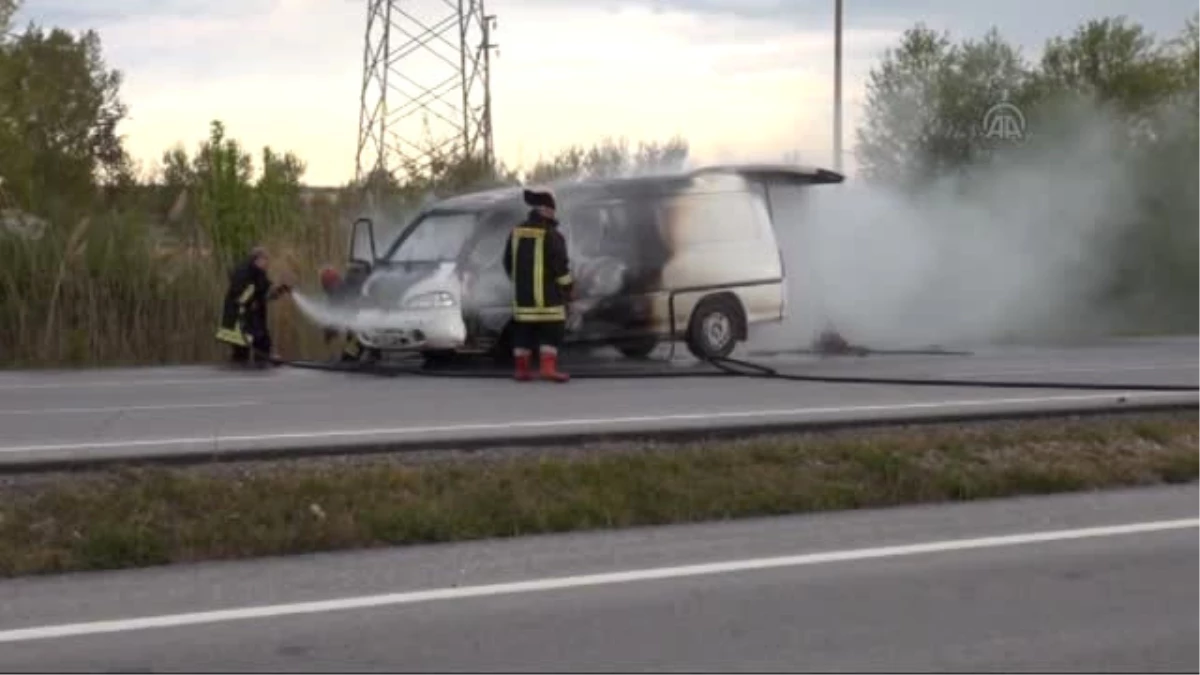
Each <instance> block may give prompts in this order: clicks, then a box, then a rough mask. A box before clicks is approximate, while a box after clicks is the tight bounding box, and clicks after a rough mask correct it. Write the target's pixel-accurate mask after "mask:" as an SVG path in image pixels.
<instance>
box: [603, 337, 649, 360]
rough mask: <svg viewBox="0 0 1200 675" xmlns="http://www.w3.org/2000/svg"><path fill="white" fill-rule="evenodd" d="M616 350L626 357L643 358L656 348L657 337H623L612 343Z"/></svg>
mask: <svg viewBox="0 0 1200 675" xmlns="http://www.w3.org/2000/svg"><path fill="white" fill-rule="evenodd" d="M613 346H614V347H616V348H617V351H619V352H621V355H622V356H624V357H625V358H627V359H638V360H641V359H645V358H647V357H648V356H650V354H652V353H653V352H654V350H655V349H656V348H658V337H656V336H654V335H649V336H646V337H636V338H625V339H622V340H618V341H616V342H614V343H613Z"/></svg>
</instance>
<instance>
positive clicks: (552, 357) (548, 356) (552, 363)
mask: <svg viewBox="0 0 1200 675" xmlns="http://www.w3.org/2000/svg"><path fill="white" fill-rule="evenodd" d="M538 356H539V358H540V359H541V362H542V369H541V370H542V379H543V380H549V381H551V382H569V381H570V380H571V376H570V375H567V374H566V373H564V372H562V371H560V370H559V369H558V354H555V353H553V352H542V353H541V354H539V355H538Z"/></svg>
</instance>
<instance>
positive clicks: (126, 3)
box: [22, 0, 273, 28]
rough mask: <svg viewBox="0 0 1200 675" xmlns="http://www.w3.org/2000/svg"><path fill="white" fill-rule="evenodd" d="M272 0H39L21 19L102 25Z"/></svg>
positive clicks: (225, 11)
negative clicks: (114, 0) (113, 0)
mask: <svg viewBox="0 0 1200 675" xmlns="http://www.w3.org/2000/svg"><path fill="white" fill-rule="evenodd" d="M272 4H273V2H272V0H120V2H111V1H109V0H37V1H36V5H35V3H33V2H28V3H27V4H26V6H25V7H24V8H23V12H22V19H23V20H31V19H32V20H34V21H37V22H38V23H44V24H48V25H55V26H62V27H64V28H101V27H104V26H111V25H114V24H119V23H121V22H123V21H128V20H136V19H144V18H148V17H173V18H180V19H208V18H236V17H245V16H250V15H255V14H262V13H265V12H267V11H269V10H270V8H271V5H272Z"/></svg>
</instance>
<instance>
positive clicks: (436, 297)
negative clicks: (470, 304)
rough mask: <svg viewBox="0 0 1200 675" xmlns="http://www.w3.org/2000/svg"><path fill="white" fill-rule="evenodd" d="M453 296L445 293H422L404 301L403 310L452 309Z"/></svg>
mask: <svg viewBox="0 0 1200 675" xmlns="http://www.w3.org/2000/svg"><path fill="white" fill-rule="evenodd" d="M455 304H456V303H455V302H454V296H453V295H451V294H449V293H447V292H445V291H434V292H433V293H422V294H420V295H414V296H413V297H411V298H409V299H408V300H405V301H404V309H441V308H444V307H454V306H455Z"/></svg>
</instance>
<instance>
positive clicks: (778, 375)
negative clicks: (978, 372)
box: [276, 352, 1200, 392]
mask: <svg viewBox="0 0 1200 675" xmlns="http://www.w3.org/2000/svg"><path fill="white" fill-rule="evenodd" d="M905 353H912V352H905ZM922 353H935V352H922ZM936 353H942V352H936ZM276 363H277V364H278V365H285V366H291V367H293V368H304V369H310V370H324V371H331V372H343V373H364V374H369V375H376V376H384V377H398V376H404V375H409V376H418V377H441V378H461V379H497V380H507V379H511V378H512V374H511V373H510V372H508V371H506V370H501V369H499V368H459V367H454V366H430V365H428V364H422V365H419V366H380V365H365V364H345V363H330V362H319V361H278V362H276ZM707 364H708V365H710V366H712V369H705V370H700V369H683V368H673V367H663V368H656V369H650V368H609V367H605V368H598V369H579V368H576V369H572V370H571V372H570V375H571V379H573V380H601V379H603V380H633V379H681V378H714V377H749V378H758V379H767V380H783V381H788V382H814V383H826V384H868V385H876V386H879V385H890V386H903V387H970V388H981V389H1070V390H1077V391H1123V392H1135V391H1144V392H1195V391H1200V386H1197V385H1173V384H1114V383H1099V382H1046V381H1030V382H1021V381H1011V380H1007V381H1005V380H963V379H943V378H904V377H878V376H858V377H854V376H841V375H804V374H798V373H783V372H779V371H778V370H777V369H775V368H772V367H770V366H766V365H763V364H761V363H755V362H753V361H746V360H742V359H734V358H727V357H726V358H711V359H708V360H707Z"/></svg>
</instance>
